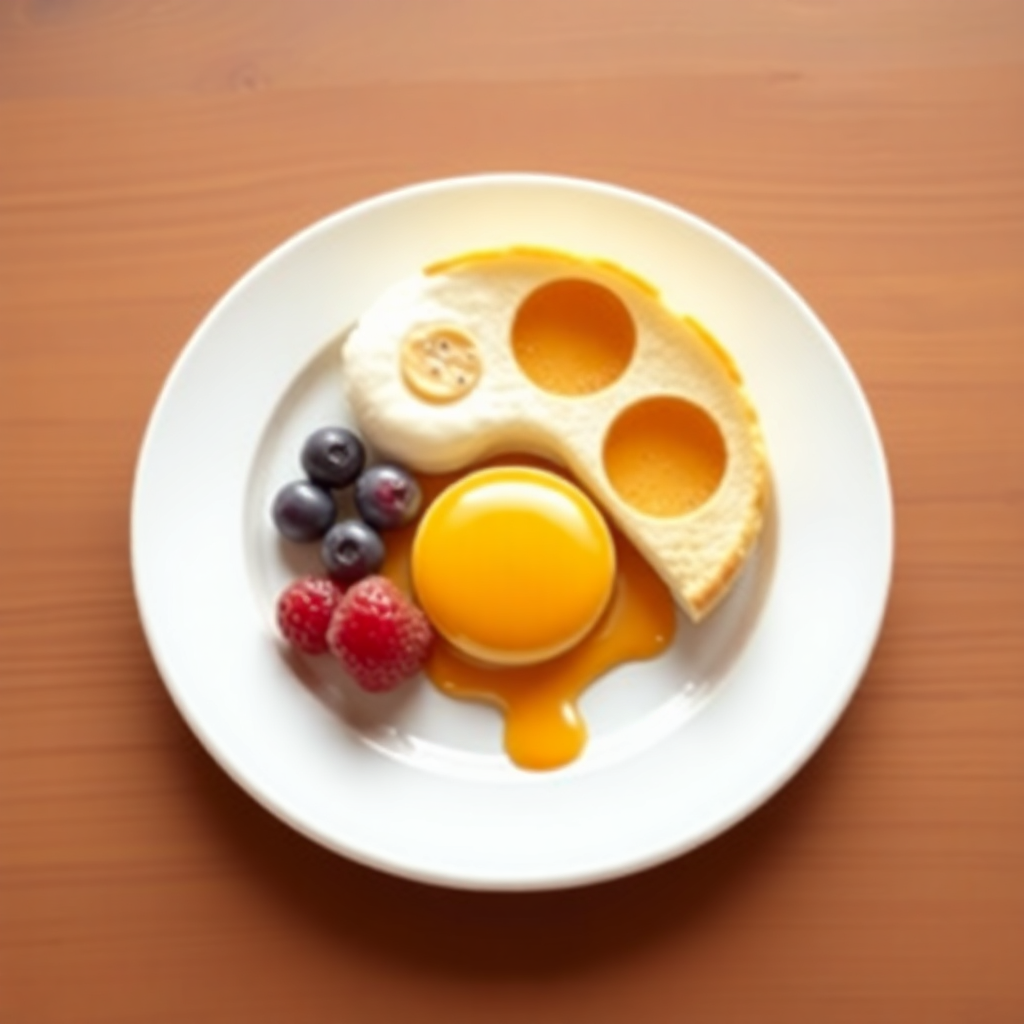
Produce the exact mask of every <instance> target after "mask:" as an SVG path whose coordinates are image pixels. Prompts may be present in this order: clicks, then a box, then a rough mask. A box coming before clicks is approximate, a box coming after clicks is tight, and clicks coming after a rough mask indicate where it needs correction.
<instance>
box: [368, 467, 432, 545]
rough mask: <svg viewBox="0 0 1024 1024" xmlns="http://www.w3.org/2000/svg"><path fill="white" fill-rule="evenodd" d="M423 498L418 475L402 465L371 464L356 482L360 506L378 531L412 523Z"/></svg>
mask: <svg viewBox="0 0 1024 1024" xmlns="http://www.w3.org/2000/svg"><path fill="white" fill-rule="evenodd" d="M422 497H423V496H422V494H421V493H420V485H419V484H418V483H417V482H416V478H415V477H414V476H413V475H412V474H411V473H409V472H408V471H407V470H404V469H402V467H401V466H388V465H380V466H371V467H370V468H369V469H368V470H367V471H366V472H365V473H363V475H362V476H361V477H360V478H359V479H358V480H357V481H356V486H355V499H356V508H358V509H359V514H360V515H361V516H362V517H363V518H364V519H365V520H366V521H367V522H368V523H369V524H370V525H371V526H372V527H374V528H376V529H378V530H392V529H394V528H395V527H398V526H405V525H406V524H407V523H410V522H412V520H413V519H415V518H416V513H417V512H419V510H420V502H421V500H422Z"/></svg>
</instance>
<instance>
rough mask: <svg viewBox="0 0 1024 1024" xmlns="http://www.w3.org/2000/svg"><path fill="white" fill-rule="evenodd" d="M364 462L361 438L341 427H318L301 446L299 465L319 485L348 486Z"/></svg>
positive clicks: (364, 455)
mask: <svg viewBox="0 0 1024 1024" xmlns="http://www.w3.org/2000/svg"><path fill="white" fill-rule="evenodd" d="M365 463H366V451H365V449H364V448H363V442H362V441H360V440H359V438H358V437H356V435H355V434H353V433H352V431H351V430H346V429H345V428H344V427H322V428H321V429H320V430H317V431H315V432H314V433H312V434H310V435H309V437H308V438H306V443H305V444H304V445H303V446H302V468H303V469H304V470H305V471H306V473H307V475H308V476H309V479H310V480H312V481H313V483H315V484H319V485H320V486H321V487H334V488H338V487H348V485H349V484H350V483H352V481H353V480H355V478H356V477H357V476H359V474H360V473H361V472H362V471H363V466H364V464H365Z"/></svg>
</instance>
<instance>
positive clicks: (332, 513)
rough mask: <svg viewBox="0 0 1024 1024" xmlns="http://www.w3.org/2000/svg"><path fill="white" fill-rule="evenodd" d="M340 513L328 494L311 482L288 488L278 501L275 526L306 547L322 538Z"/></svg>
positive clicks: (281, 493) (287, 485)
mask: <svg viewBox="0 0 1024 1024" xmlns="http://www.w3.org/2000/svg"><path fill="white" fill-rule="evenodd" d="M337 514H338V512H337V509H336V508H335V506H334V498H332V497H331V495H330V493H329V492H328V491H325V490H324V489H323V488H322V487H317V486H316V484H311V483H310V482H309V481H308V480H296V481H295V482H294V483H290V484H285V486H284V487H282V488H281V490H279V491H278V492H277V497H275V498H274V507H273V516H274V522H275V524H276V525H277V528H278V530H280V532H281V534H282V536H284V537H287V538H288V540H294V541H298V542H299V543H304V542H306V541H311V540H316V539H317V538H318V537H322V536H323V535H324V534H325V533H326V532H327V531H328V530H329V529H330V526H331V523H333V522H334V520H335V517H336V516H337Z"/></svg>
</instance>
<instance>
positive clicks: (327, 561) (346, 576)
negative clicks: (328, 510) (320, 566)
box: [320, 519, 384, 583]
mask: <svg viewBox="0 0 1024 1024" xmlns="http://www.w3.org/2000/svg"><path fill="white" fill-rule="evenodd" d="M320 557H321V558H322V559H323V563H324V566H325V567H326V569H327V571H328V572H329V573H330V574H331V576H332V578H334V579H335V580H337V581H338V582H339V583H355V582H356V580H361V579H362V578H363V577H364V576H371V575H373V573H375V572H376V571H377V570H378V569H379V568H380V567H381V565H383V563H384V541H382V540H381V539H380V536H379V535H378V534H377V533H376V532H374V531H373V530H371V529H370V527H369V526H367V525H366V523H364V522H361V521H360V520H359V519H343V520H342V521H341V522H340V523H335V525H334V526H332V527H331V528H330V530H328V531H327V536H325V537H324V539H323V543H322V544H321V545H320Z"/></svg>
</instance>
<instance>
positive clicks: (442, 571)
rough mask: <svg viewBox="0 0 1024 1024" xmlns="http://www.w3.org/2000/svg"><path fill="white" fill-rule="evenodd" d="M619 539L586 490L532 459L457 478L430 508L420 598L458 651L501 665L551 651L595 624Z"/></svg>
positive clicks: (417, 569)
mask: <svg viewBox="0 0 1024 1024" xmlns="http://www.w3.org/2000/svg"><path fill="white" fill-rule="evenodd" d="M615 561H616V560H615V545H614V543H613V541H612V538H611V534H610V532H609V530H608V527H607V525H606V523H605V521H604V518H603V517H602V515H601V514H600V512H598V510H597V509H596V508H595V506H594V504H593V502H591V501H590V499H589V498H588V497H586V495H584V494H583V492H582V491H580V490H579V488H577V487H575V486H574V485H573V484H571V483H569V481H567V480H565V479H563V478H562V477H560V476H556V475H554V474H553V473H548V472H545V471H542V470H539V469H535V468H532V467H525V466H516V467H495V468H491V469H485V470H480V471H478V472H476V473H471V474H470V475H468V476H466V477H464V478H463V479H461V480H459V481H458V482H457V483H455V484H453V485H452V486H450V487H449V488H448V489H447V490H445V491H444V492H443V493H442V494H441V495H440V497H438V498H437V499H436V500H435V501H434V502H433V504H432V505H431V506H430V508H429V509H428V511H427V513H426V514H425V515H424V517H423V519H422V521H421V523H420V526H419V529H418V531H417V533H416V539H415V541H414V544H413V549H412V583H413V589H414V591H415V594H416V598H417V600H418V601H419V603H420V605H421V606H422V608H423V610H424V612H426V614H427V617H428V618H429V619H430V621H431V622H432V623H433V624H434V626H435V627H436V629H437V630H438V631H439V632H440V633H441V634H442V635H443V636H444V637H445V638H446V639H447V640H449V641H450V642H451V643H452V644H454V645H455V646H456V647H457V648H458V649H459V650H461V651H463V652H464V653H466V654H469V655H471V656H473V657H475V658H478V659H481V660H483V661H486V662H491V663H495V664H500V665H525V664H532V663H535V662H539V661H545V660H547V659H549V658H553V657H555V656H556V655H558V654H561V653H562V652H563V651H565V650H567V649H569V648H570V647H573V646H575V645H576V644H577V643H578V642H579V641H580V640H581V639H582V638H583V637H584V636H585V635H586V634H587V633H589V632H590V630H591V629H593V627H594V625H595V623H596V622H597V620H598V619H599V618H600V616H601V614H602V612H604V610H605V607H606V606H607V604H608V601H609V598H610V597H611V593H612V585H613V582H614V579H615Z"/></svg>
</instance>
